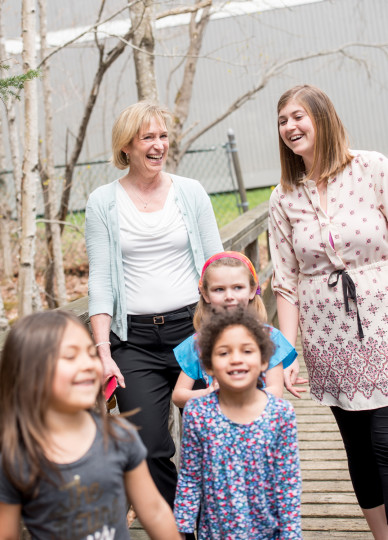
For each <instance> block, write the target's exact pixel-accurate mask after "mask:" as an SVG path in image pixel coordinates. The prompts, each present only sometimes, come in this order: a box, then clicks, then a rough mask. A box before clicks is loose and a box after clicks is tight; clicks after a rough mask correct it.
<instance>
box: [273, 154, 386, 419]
mask: <svg viewBox="0 0 388 540" xmlns="http://www.w3.org/2000/svg"><path fill="white" fill-rule="evenodd" d="M352 153H353V155H354V156H355V157H354V159H353V160H352V162H351V163H350V164H349V165H348V166H347V167H346V168H345V169H344V170H343V171H342V173H340V174H339V175H338V176H336V177H334V178H331V179H330V180H329V182H328V186H327V212H324V211H323V210H322V208H321V206H320V198H319V193H318V190H317V188H316V185H315V183H314V181H312V180H308V181H306V182H305V183H304V184H300V185H299V186H298V187H296V188H294V189H293V191H292V192H285V191H284V190H283V189H282V187H281V186H280V185H278V186H277V187H276V188H275V190H274V191H273V193H272V195H271V199H270V217H269V233H270V246H271V254H272V259H273V264H274V274H273V278H272V288H273V290H274V292H275V293H279V294H281V295H282V296H283V297H284V298H286V299H287V300H288V301H289V302H291V303H292V304H295V305H298V306H299V310H300V315H299V325H300V329H301V335H302V344H303V352H304V359H305V362H306V365H307V369H308V372H309V378H310V389H311V395H312V397H313V398H314V399H316V400H317V401H319V402H321V403H323V404H325V405H330V406H333V405H336V406H339V407H341V408H343V409H346V410H363V409H375V408H379V407H384V406H388V223H387V219H388V159H387V158H386V157H385V156H383V155H381V154H378V153H377V152H367V151H360V152H352ZM341 269H345V270H346V272H347V274H348V275H349V277H350V278H351V279H352V280H353V282H354V284H355V287H356V293H357V306H356V304H355V302H354V301H353V300H349V308H350V310H349V312H348V313H347V312H346V310H345V304H344V293H343V290H342V277H339V279H338V285H337V286H334V287H332V288H329V287H328V280H329V276H330V274H331V272H333V271H334V270H341ZM334 281H335V280H334ZM330 282H333V277H332V278H331V279H330ZM357 307H358V313H359V317H360V322H361V325H362V330H363V333H364V337H363V338H360V334H359V331H358V326H357Z"/></svg>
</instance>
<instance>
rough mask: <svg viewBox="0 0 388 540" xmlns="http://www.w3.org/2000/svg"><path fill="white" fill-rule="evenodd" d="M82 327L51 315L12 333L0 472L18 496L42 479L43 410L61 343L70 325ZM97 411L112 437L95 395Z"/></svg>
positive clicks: (2, 381) (3, 387) (3, 371)
mask: <svg viewBox="0 0 388 540" xmlns="http://www.w3.org/2000/svg"><path fill="white" fill-rule="evenodd" d="M70 322H71V323H73V324H76V325H77V326H81V327H82V328H83V329H84V330H85V332H87V329H86V327H85V326H84V325H83V323H82V322H81V321H80V320H79V319H78V318H77V317H76V316H75V315H73V314H72V313H70V312H66V311H62V310H55V311H44V312H41V313H34V314H32V315H28V316H26V317H23V318H22V319H20V320H19V321H17V322H16V323H15V324H14V325H13V327H12V328H11V330H10V332H9V334H8V336H7V339H6V341H5V344H4V348H3V350H2V353H1V360H0V449H1V453H2V466H3V469H4V472H5V473H6V475H7V476H8V478H9V479H10V480H11V482H12V483H13V484H14V485H15V486H16V487H17V488H18V489H21V490H30V489H33V488H36V484H37V480H38V478H39V477H45V478H47V473H46V472H45V467H44V466H43V465H46V471H47V466H48V467H49V468H50V469H52V470H55V469H56V467H55V466H54V465H53V464H51V463H49V462H48V461H47V459H46V458H45V452H44V448H45V446H46V444H47V436H48V431H47V426H46V424H45V412H46V410H47V408H48V405H49V402H50V397H51V392H52V383H53V378H54V372H55V368H56V363H57V360H58V356H59V350H60V345H61V341H62V338H63V335H64V332H65V329H66V327H67V325H68V324H69V323H70ZM96 408H97V411H98V412H99V413H100V414H101V416H102V417H103V430H104V432H106V433H109V434H111V433H112V434H113V431H112V428H110V427H109V424H108V422H107V420H106V416H107V415H106V412H105V411H106V407H105V402H104V397H103V394H102V392H99V395H98V398H97V403H96Z"/></svg>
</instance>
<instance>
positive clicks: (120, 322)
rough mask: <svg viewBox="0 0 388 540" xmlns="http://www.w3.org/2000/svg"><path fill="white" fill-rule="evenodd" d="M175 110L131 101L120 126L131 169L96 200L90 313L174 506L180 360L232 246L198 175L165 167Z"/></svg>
mask: <svg viewBox="0 0 388 540" xmlns="http://www.w3.org/2000/svg"><path fill="white" fill-rule="evenodd" d="M169 124H170V113H169V112H168V111H167V110H166V109H165V108H163V107H160V106H158V105H156V104H153V103H149V102H139V103H137V104H135V105H132V106H130V107H128V108H127V109H125V110H124V111H123V112H122V113H121V114H120V116H119V117H118V119H117V120H116V122H115V124H114V126H113V131H112V148H113V164H114V165H115V166H116V167H117V168H118V169H120V170H124V171H125V174H124V175H123V176H121V177H120V178H119V179H118V180H116V181H114V182H113V183H111V184H107V185H105V186H102V187H100V188H98V189H96V190H95V191H94V192H93V193H92V194H91V196H90V198H89V201H88V204H87V208H86V245H87V250H88V256H89V263H90V277H89V314H90V321H91V325H92V329H93V334H94V337H95V340H96V343H97V347H98V352H99V355H100V358H101V360H102V363H103V367H104V376H105V378H106V379H107V378H109V377H111V376H116V377H117V380H118V383H119V385H120V388H119V389H118V390H117V394H116V395H117V399H118V403H119V407H120V410H121V411H122V412H125V411H129V410H132V409H136V408H140V412H138V413H137V414H135V415H134V416H131V421H132V422H133V423H134V424H136V425H137V426H139V427H140V431H139V434H140V437H141V438H142V440H143V442H144V444H145V446H146V448H147V450H148V464H149V467H150V471H151V474H152V477H153V479H154V481H155V483H156V485H157V487H158V488H159V490H160V492H161V493H162V495H163V496H164V497H165V499H166V500H167V501H168V503H169V504H170V506H172V505H173V501H174V495H175V485H176V477H177V475H176V470H175V466H174V465H173V463H172V462H171V460H170V458H171V457H172V455H173V454H174V451H175V449H174V444H173V441H172V439H171V437H170V434H169V431H168V412H169V403H170V396H171V391H172V389H173V388H174V385H175V382H176V380H177V378H178V375H179V372H180V368H179V365H178V363H177V361H176V360H175V357H174V354H173V348H174V347H175V346H177V345H178V344H179V343H180V342H181V341H183V340H184V339H186V338H187V337H188V336H189V335H191V334H192V333H193V324H192V318H193V313H194V309H195V306H196V304H197V301H198V297H199V296H198V280H199V277H200V274H201V270H202V266H203V264H204V262H205V260H206V259H207V258H208V257H210V255H213V254H214V253H217V252H218V251H220V250H221V249H222V245H221V241H220V236H219V233H218V228H217V224H216V220H215V217H214V213H213V209H212V206H211V203H210V199H209V197H208V196H207V194H206V192H205V190H204V189H203V187H202V186H201V185H200V184H199V182H197V181H196V180H192V179H189V178H182V177H180V176H176V175H173V174H169V173H167V172H164V170H163V167H164V165H165V162H166V159H167V154H168V149H169V138H168V128H169Z"/></svg>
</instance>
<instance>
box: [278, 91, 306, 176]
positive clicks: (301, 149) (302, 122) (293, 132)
mask: <svg viewBox="0 0 388 540" xmlns="http://www.w3.org/2000/svg"><path fill="white" fill-rule="evenodd" d="M278 125H279V135H280V137H281V138H282V140H283V142H284V144H285V145H286V146H288V148H290V150H292V151H293V152H294V153H295V154H297V155H298V156H301V158H302V159H303V161H304V164H305V167H306V171H309V170H310V169H311V166H312V164H313V159H314V147H315V128H314V125H313V123H312V121H311V118H310V116H309V115H308V114H307V111H306V109H304V107H302V105H300V104H299V103H298V102H297V101H296V100H294V99H291V100H290V101H289V102H288V103H287V104H286V105H285V106H284V107H283V108H282V109H281V110H280V112H279V118H278Z"/></svg>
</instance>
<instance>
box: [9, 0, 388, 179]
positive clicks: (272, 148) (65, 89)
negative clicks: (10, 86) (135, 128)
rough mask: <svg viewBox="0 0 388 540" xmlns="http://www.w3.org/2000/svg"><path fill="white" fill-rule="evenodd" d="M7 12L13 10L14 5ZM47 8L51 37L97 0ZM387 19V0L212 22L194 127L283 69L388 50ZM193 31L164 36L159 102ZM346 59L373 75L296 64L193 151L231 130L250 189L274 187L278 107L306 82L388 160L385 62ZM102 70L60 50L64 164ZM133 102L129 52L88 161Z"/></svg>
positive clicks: (342, 64)
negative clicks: (281, 65)
mask: <svg viewBox="0 0 388 540" xmlns="http://www.w3.org/2000/svg"><path fill="white" fill-rule="evenodd" d="M168 3H171V2H168ZM120 4H121V2H120V1H119V0H114V1H113V0H111V2H109V10H112V11H113V9H114V8H116V7H117V6H119V5H120ZM6 5H8V6H10V0H7V1H6ZM49 5H50V9H51V10H52V11H51V15H50V21H51V22H50V23H49V27H50V28H53V29H59V28H63V27H66V25H67V26H72V25H73V26H74V25H79V24H85V22H86V21H87V20H90V19H93V17H95V14H94V12H95V9H96V6H95V2H94V1H92V0H83V1H82V13H81V12H80V10H81V7H80V3H79V2H75V0H74V1H73V0H68V2H66V3H63V2H61V1H59V0H50V2H49ZM65 7H66V9H65ZM61 10H62V11H61ZM11 11H12V10H11ZM125 16H126V15H125ZM123 17H124V15H123ZM386 21H388V2H387V1H386V0H324V1H321V2H316V3H310V4H304V5H303V4H302V5H299V6H295V7H292V8H284V9H276V10H270V11H263V12H261V13H254V14H249V15H243V16H238V17H232V18H224V19H219V20H214V21H212V22H211V23H210V24H209V27H208V29H207V32H206V36H205V40H204V45H203V50H202V54H203V55H204V57H205V58H203V59H201V61H200V62H199V64H198V71H197V78H196V82H195V87H194V93H193V100H192V107H191V112H190V117H189V120H188V125H194V124H195V123H198V127H201V126H202V125H205V124H206V123H207V122H208V121H209V120H210V119H212V118H213V117H214V116H216V115H219V114H222V112H223V111H224V110H225V109H226V108H227V107H228V106H229V104H230V103H231V102H232V101H233V99H235V98H237V97H238V96H239V95H240V94H242V93H244V92H245V91H247V90H248V89H250V88H251V87H253V86H254V85H255V84H257V82H258V81H259V80H260V76H261V74H262V73H263V72H264V71H265V70H266V69H267V68H268V67H270V66H271V65H273V64H276V63H277V62H282V61H284V60H286V59H288V58H293V57H299V56H303V55H305V54H308V53H312V52H317V51H319V50H328V49H335V48H336V47H338V46H340V45H342V44H345V43H354V42H360V43H361V42H363V43H378V42H384V41H385V42H387V41H388V39H387V30H386V27H387V24H386ZM11 30H12V31H14V32H17V25H15V24H14V25H13V26H12V25H11V26H10V27H9V28H8V29H7V37H13V36H14V35H15V34H12V32H11ZM186 33H187V27H170V28H164V29H163V30H158V32H157V37H158V53H159V54H160V55H161V56H160V57H158V58H157V61H156V66H157V67H156V69H157V74H158V84H159V92H160V98H161V100H162V101H163V102H165V103H167V104H169V105H171V104H172V102H173V98H174V91H176V88H177V87H178V84H179V75H180V73H181V71H179V70H178V71H177V73H176V74H175V76H174V77H173V78H172V80H171V82H170V93H169V94H168V93H167V91H166V83H167V79H168V74H169V72H170V70H171V68H172V67H174V66H175V65H176V64H177V63H178V61H179V58H176V57H175V58H171V54H172V53H173V54H177V55H178V56H179V54H180V53H181V52H182V51H183V50H184V45H185V43H186V40H187V38H186V37H185V35H186ZM109 46H110V44H107V49H109ZM348 53H349V54H352V55H354V56H357V57H358V58H360V59H363V60H365V61H366V62H367V64H368V67H369V70H370V74H369V75H368V72H367V70H366V69H365V68H364V67H363V66H362V65H361V64H360V63H356V62H355V61H352V60H350V59H349V58H348V57H344V56H341V55H336V56H329V57H321V58H316V59H313V60H309V61H304V62H299V63H293V64H290V65H289V66H286V68H285V70H284V72H283V73H282V74H281V75H278V76H277V77H276V78H274V79H271V80H270V81H269V82H268V84H267V86H266V87H265V88H264V90H262V91H261V92H259V93H258V94H257V95H256V97H255V98H254V99H252V100H250V102H249V103H247V104H245V105H244V107H242V108H241V109H240V110H239V111H237V112H235V113H234V114H233V115H231V116H230V117H229V118H228V119H226V120H225V121H223V122H222V123H221V124H219V125H218V126H216V127H215V128H213V129H212V130H211V131H209V132H208V133H206V134H205V135H204V136H203V137H201V139H199V140H198V141H197V142H196V143H195V147H201V146H211V145H213V144H219V143H223V142H225V140H226V132H227V129H228V128H229V127H232V128H233V129H234V131H235V133H236V137H237V142H238V147H239V151H240V161H241V164H242V169H243V173H244V178H245V181H246V184H247V186H248V187H253V186H261V185H271V184H274V183H276V182H277V181H278V179H279V178H278V177H279V168H278V152H277V128H276V104H277V100H278V98H279V96H280V95H281V93H282V92H283V91H285V90H286V89H287V88H289V87H291V86H293V85H295V84H299V83H305V82H306V83H311V84H315V85H317V86H320V87H321V88H322V89H324V90H325V91H326V92H327V93H328V94H329V96H330V97H331V98H332V100H333V102H334V103H335V105H336V107H337V110H338V112H339V114H340V116H341V117H342V119H343V121H344V123H345V125H346V127H347V128H348V131H349V133H350V135H351V141H352V147H353V148H366V149H376V150H379V151H381V152H383V153H385V154H388V137H387V105H386V103H387V98H388V58H387V57H386V56H384V55H383V53H382V52H380V51H377V50H374V49H372V48H362V47H352V48H351V49H348ZM162 55H167V56H166V57H163V56H162ZM96 63H97V55H96V52H95V50H94V49H93V45H92V44H86V45H83V46H79V47H76V48H72V49H68V50H63V51H62V52H61V53H59V54H58V55H57V56H56V57H55V61H54V62H53V63H52V77H53V86H54V88H55V97H54V107H55V139H56V161H57V163H63V162H64V161H65V149H66V137H68V138H69V141H71V140H72V138H73V136H74V133H75V131H76V128H77V126H78V123H79V120H80V116H81V114H82V110H83V102H84V101H85V99H86V97H85V96H86V95H87V94H88V90H89V88H90V85H91V80H92V76H93V75H94V70H95V66H96ZM134 101H136V87H135V77H134V70H133V62H132V56H131V51H130V49H129V48H128V50H127V51H125V52H124V54H123V55H122V57H121V58H120V59H119V60H118V61H117V62H116V64H114V66H113V67H112V68H111V70H110V71H109V72H108V74H107V76H106V78H105V81H104V83H103V87H102V91H101V94H100V96H99V99H98V102H97V106H96V109H95V111H94V113H93V117H92V121H91V123H90V125H89V128H88V132H87V139H86V141H85V145H84V150H83V153H82V156H81V160H82V161H89V160H95V159H103V158H108V157H109V155H110V131H111V126H112V121H113V118H114V117H115V116H116V115H117V114H118V113H119V111H120V110H121V109H122V108H124V107H125V106H127V105H128V104H130V103H133V102H134ZM194 131H195V129H194ZM70 147H71V145H70Z"/></svg>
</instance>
